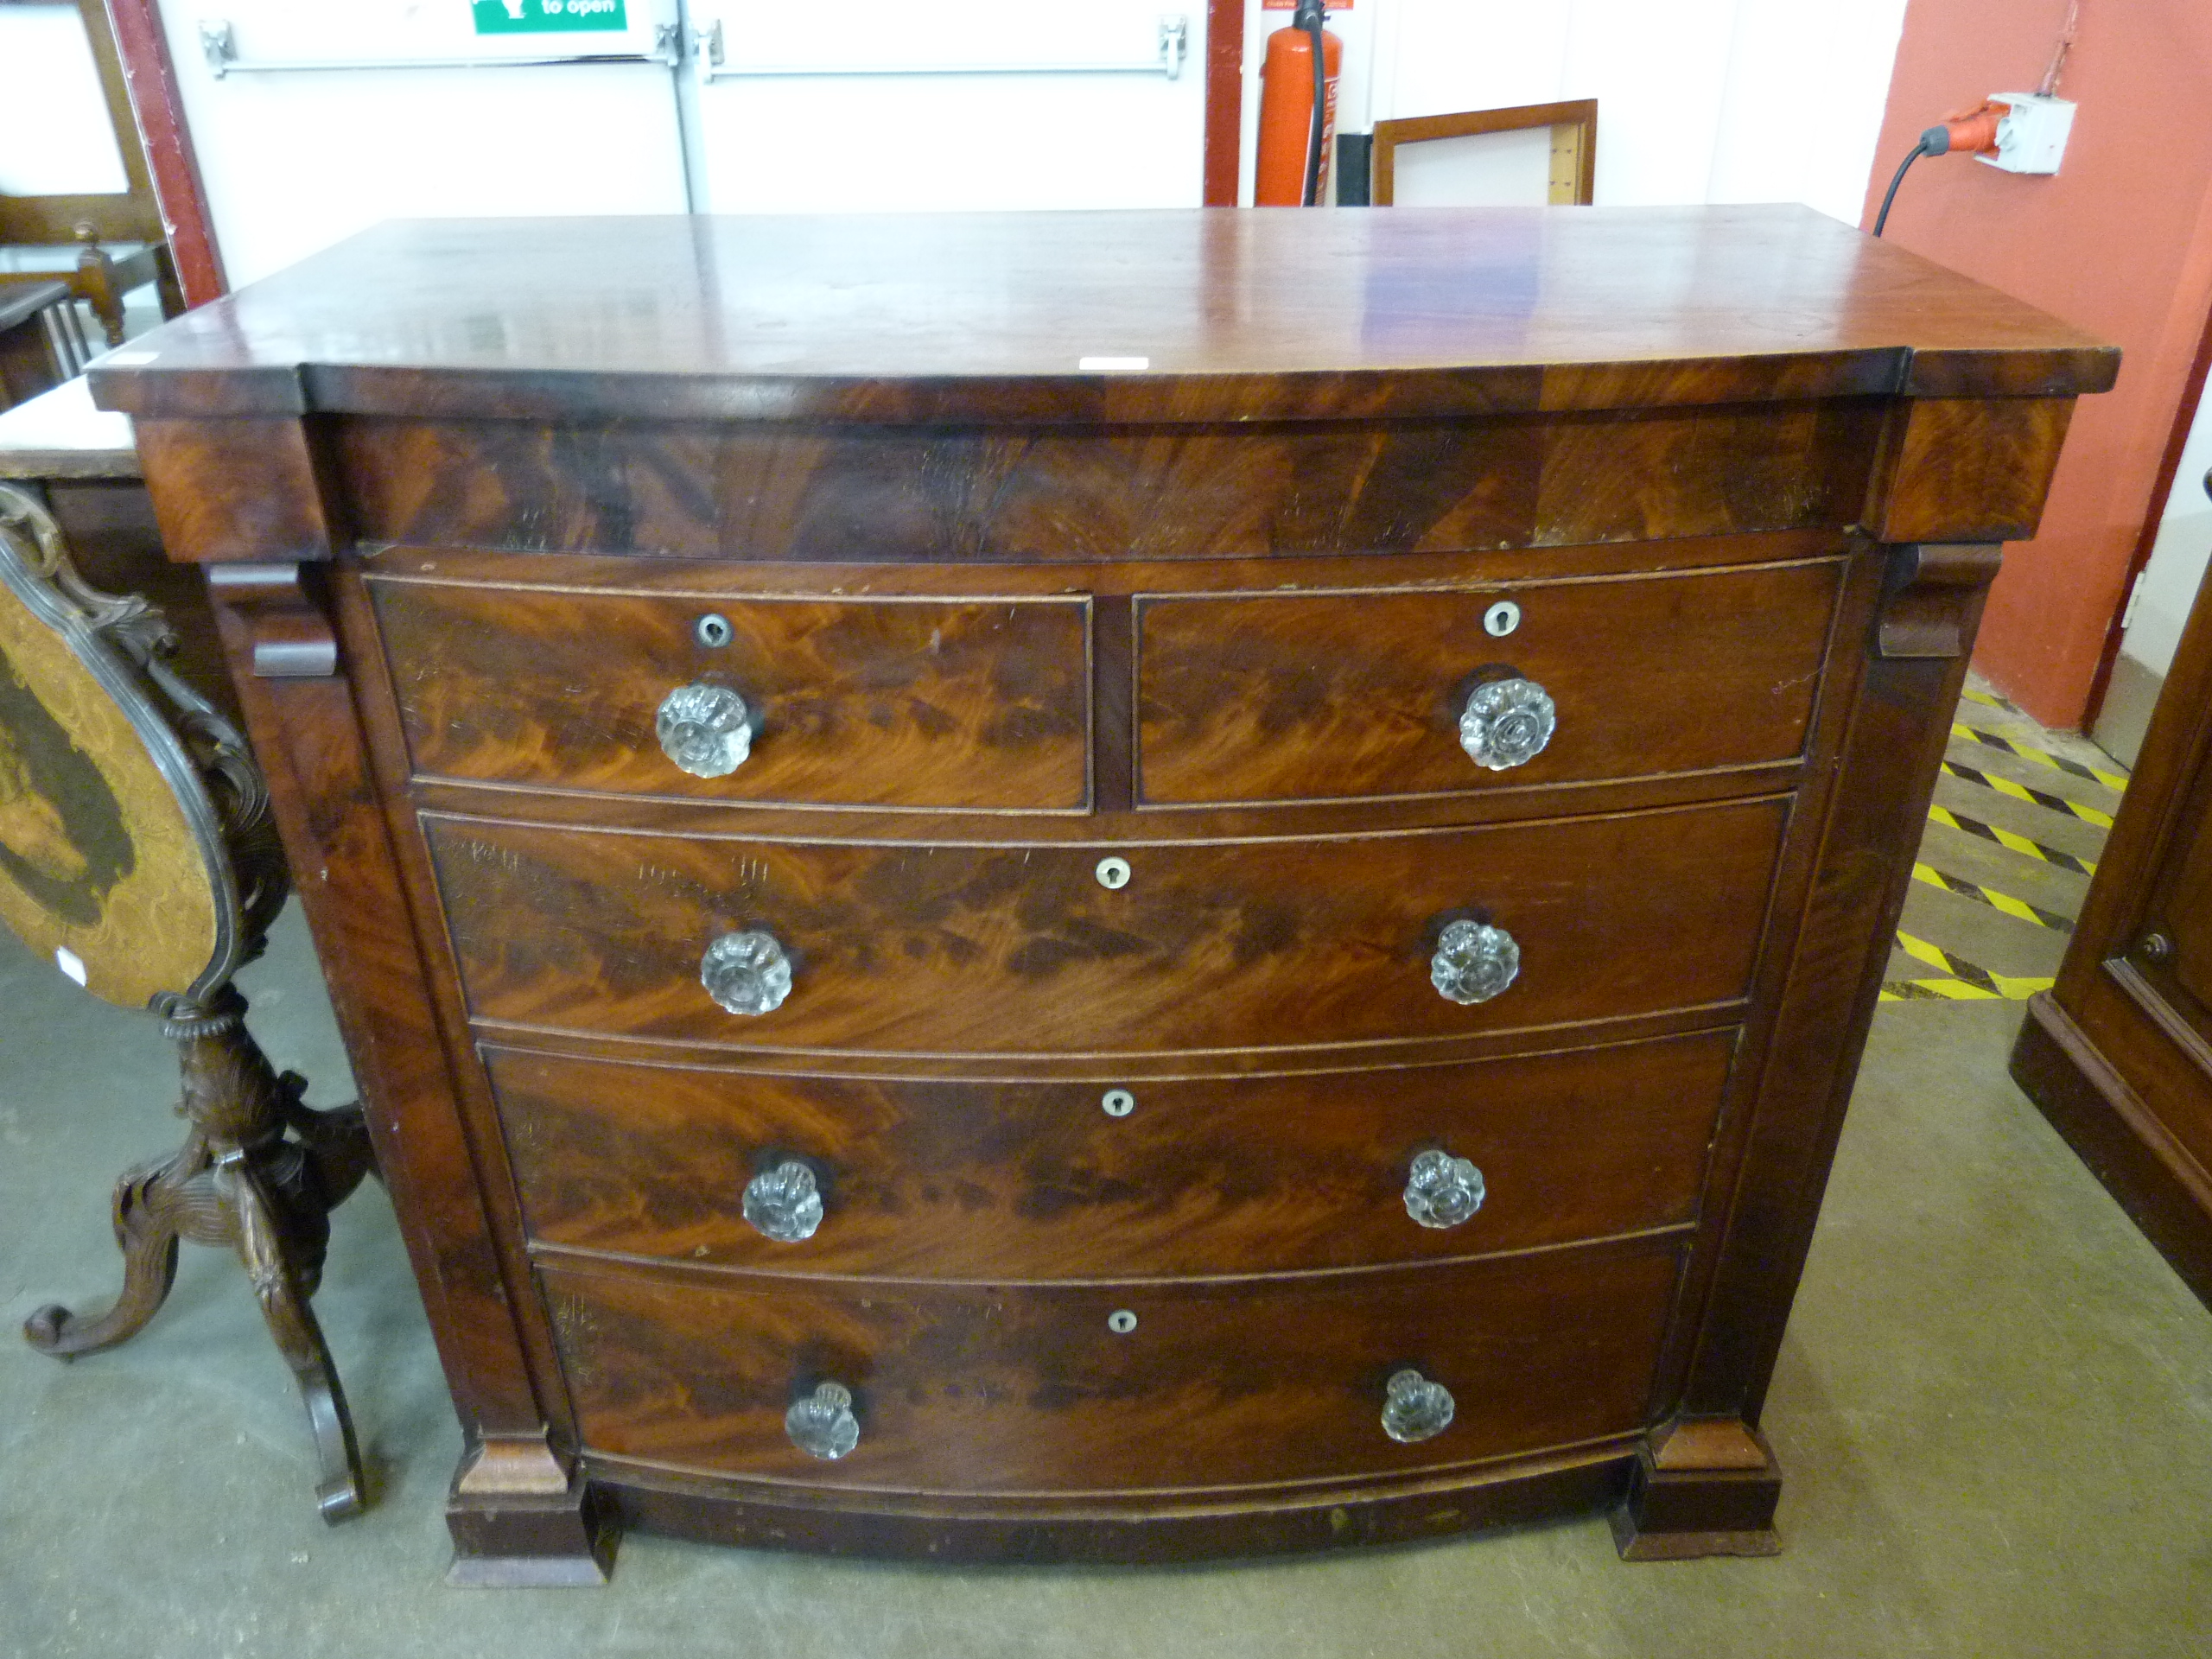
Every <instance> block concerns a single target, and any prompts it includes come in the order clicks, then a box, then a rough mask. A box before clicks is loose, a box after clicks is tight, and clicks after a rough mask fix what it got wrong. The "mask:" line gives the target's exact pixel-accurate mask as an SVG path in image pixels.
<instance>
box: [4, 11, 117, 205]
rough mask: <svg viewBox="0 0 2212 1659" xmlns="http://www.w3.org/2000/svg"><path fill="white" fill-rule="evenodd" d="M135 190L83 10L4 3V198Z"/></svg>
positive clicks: (114, 192) (111, 192) (85, 194)
mask: <svg viewBox="0 0 2212 1659" xmlns="http://www.w3.org/2000/svg"><path fill="white" fill-rule="evenodd" d="M129 188H130V180H129V179H127V178H126V177H125V176H124V171H123V153H122V152H121V151H120V150H118V149H117V148H116V144H115V129H114V127H113V126H111V124H109V122H108V118H107V100H106V98H105V94H103V93H102V92H101V91H100V76H99V69H98V68H97V67H95V66H94V64H93V62H92V45H91V43H90V42H89V41H86V38H85V20H84V18H83V17H82V16H79V14H78V11H77V8H76V7H74V6H58V5H57V6H22V5H0V195H9V196H79V195H84V196H105V195H120V194H122V193H123V192H124V191H126V190H128V189H129Z"/></svg>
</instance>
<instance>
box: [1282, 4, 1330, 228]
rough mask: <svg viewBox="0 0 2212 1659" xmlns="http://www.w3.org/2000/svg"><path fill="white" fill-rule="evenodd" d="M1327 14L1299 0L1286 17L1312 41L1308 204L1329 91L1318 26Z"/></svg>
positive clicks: (1316, 178)
mask: <svg viewBox="0 0 2212 1659" xmlns="http://www.w3.org/2000/svg"><path fill="white" fill-rule="evenodd" d="M1328 15H1329V9H1328V7H1327V6H1326V5H1325V4H1322V3H1320V0H1299V6H1298V10H1297V12H1296V13H1295V14H1294V16H1292V18H1291V20H1290V26H1291V27H1292V28H1293V29H1304V30H1305V31H1306V35H1307V37H1308V38H1309V39H1310V40H1312V41H1313V124H1311V125H1310V126H1308V127H1307V128H1306V189H1305V192H1304V201H1305V205H1306V207H1312V206H1313V204H1314V203H1315V202H1317V201H1319V200H1320V199H1321V129H1322V122H1323V119H1324V118H1325V116H1326V114H1327V110H1328V105H1327V99H1328V92H1329V74H1328V66H1327V65H1326V63H1325V61H1324V60H1323V58H1322V53H1321V42H1322V39H1323V35H1322V34H1321V25H1322V24H1323V23H1324V22H1325V21H1327V18H1328Z"/></svg>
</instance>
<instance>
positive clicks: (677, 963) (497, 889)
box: [424, 798, 1787, 1054]
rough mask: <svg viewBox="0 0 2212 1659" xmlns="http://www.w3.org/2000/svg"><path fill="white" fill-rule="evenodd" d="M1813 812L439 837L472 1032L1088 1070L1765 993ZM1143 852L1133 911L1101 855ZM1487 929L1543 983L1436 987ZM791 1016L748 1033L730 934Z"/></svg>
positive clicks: (522, 830)
mask: <svg viewBox="0 0 2212 1659" xmlns="http://www.w3.org/2000/svg"><path fill="white" fill-rule="evenodd" d="M1786 807H1787V803H1786V802H1785V801H1783V800H1778V799H1771V798H1770V799H1766V800H1759V801H1752V802H1748V803H1742V804H1734V805H1726V806H1713V807H1704V808H1699V809H1695V810H1683V811H1668V812H1652V813H1627V814H1622V815H1619V816H1617V817H1592V818H1579V819H1568V820H1561V821H1557V822H1552V823H1520V824H1513V825H1510V826H1506V827H1502V828H1497V829H1467V830H1447V831H1430V832H1421V833H1418V834H1410V835H1386V836H1347V837H1332V838H1328V839H1319V840H1312V841H1255V842H1190V843H1181V844H1178V843H1173V842H1167V843H1154V844H1132V843H1120V844H1117V845H1114V846H1097V845H1094V846H1090V847H1083V846H1069V845H1065V844H1035V845H1027V846H1025V845H1021V844H1019V843H1011V844H1005V845H994V846H976V845H966V846H957V845H952V846H949V845H943V844H940V845H936V846H909V845H899V844H896V843H880V844H876V843H865V842H768V841H738V840H715V839H708V838H704V837H695V838H692V839H689V840H677V839H673V838H669V837H664V836H649V835H630V834H608V833H601V832H594V831H588V830H580V829H550V828H542V827H537V826H531V825H513V824H504V823H493V822H490V821H487V820H484V819H460V818H448V817H436V816H426V817H425V820H424V822H425V825H426V829H427V831H428V834H429V842H430V846H431V849H432V854H433V856H434V857H435V861H436V863H437V868H438V879H439V884H440V887H441V889H442V893H443V896H444V899H445V903H446V908H447V918H448V927H449V929H450V931H451V934H452V938H453V942H454V949H455V951H456V952H457V954H458V957H459V959H460V963H461V979H462V982H463V985H464V988H465V989H466V991H467V996H468V999H469V1007H470V1010H471V1012H472V1014H474V1015H475V1016H476V1017H477V1018H478V1019H480V1020H488V1021H492V1022H494V1023H495V1024H500V1025H512V1026H520V1027H538V1028H547V1027H551V1028H561V1029H570V1030H580V1031H587V1032H600V1033H610V1034H619V1035H628V1036H635V1037H649V1038H657V1039H667V1040H672V1041H677V1042H687V1043H706V1044H714V1045H717V1046H731V1047H761V1048H775V1049H791V1048H805V1049H814V1050H824V1051H837V1050H846V1051H859V1052H908V1053H920V1052H935V1053H948V1054H950V1053H1001V1054H1018V1053H1028V1054H1051V1053H1059V1054H1083V1053H1086V1052H1098V1053H1122V1052H1156V1051H1161V1050H1178V1049H1196V1050H1208V1049H1214V1050H1218V1049H1222V1048H1224V1047H1236V1048H1240V1049H1242V1048H1266V1047H1270V1046H1300V1045H1312V1044H1316V1043H1325V1042H1331V1041H1338V1042H1359V1041H1374V1040H1380V1039H1391V1038H1424V1037H1427V1038H1446V1037H1456V1036H1460V1035H1463V1034H1469V1033H1477V1032H1482V1031H1490V1030H1499V1029H1509V1030H1510V1029H1515V1028H1520V1027H1541V1026H1551V1025H1556V1024H1561V1023H1565V1022H1568V1021H1574V1020H1595V1019H1602V1018H1606V1017H1610V1016H1615V1015H1623V1014H1642V1013H1648V1012H1653V1011H1656V1010H1660V1009H1665V1008H1680V1007H1700V1006H1704V1005H1708V1004H1719V1003H1727V1002H1732V1001H1735V1000H1737V999H1738V998H1741V997H1742V996H1744V995H1745V993H1746V991H1747V989H1748V987H1749V984H1750V979H1751V965H1752V961H1753V958H1754V956H1755V954H1756V950H1757V946H1758V937H1759V932H1760V927H1761V924H1762V922H1763V921H1764V916H1765V910H1766V900H1767V890H1768V887H1769V884H1770V880H1771V876H1772V872H1773V868H1774V862H1775V855H1776V853H1777V849H1778V848H1779V845H1780V842H1781V838H1782V829H1783V822H1784V819H1785V817H1786V816H1787V814H1786ZM1105 854H1110V855H1116V856H1119V857H1122V858H1124V859H1126V860H1127V861H1128V863H1129V865H1130V866H1131V867H1132V870H1133V874H1132V875H1131V877H1130V879H1129V880H1128V885H1127V886H1126V887H1122V888H1121V889H1119V890H1118V891H1109V890H1108V889H1107V888H1105V887H1103V886H1102V885H1101V884H1100V882H1099V880H1098V877H1097V874H1096V867H1097V865H1098V862H1099V860H1100V856H1101V855H1105ZM1477 909H1481V910H1483V911H1484V913H1486V914H1488V915H1489V916H1490V917H1491V919H1492V920H1493V921H1494V923H1495V924H1496V925H1497V926H1499V927H1502V928H1503V929H1505V930H1506V931H1508V932H1510V934H1511V935H1512V936H1513V938H1515V939H1516V940H1517V941H1518V942H1519V944H1520V950H1521V965H1520V973H1519V977H1518V978H1517V979H1516V981H1515V982H1514V983H1513V984H1512V985H1511V986H1510V988H1507V989H1506V990H1505V992H1504V993H1503V995H1498V996H1497V997H1495V998H1493V999H1492V1000H1491V1001H1487V1002H1483V1003H1480V1004H1477V1005H1474V1006H1461V1005H1459V1004H1457V1003H1453V1002H1450V1001H1446V1000H1445V999H1444V998H1443V997H1442V996H1440V995H1439V994H1438V993H1437V991H1436V989H1435V988H1434V987H1433V985H1432V984H1431V982H1430V974H1429V958H1430V955H1431V953H1432V952H1433V950H1434V949H1435V948H1436V939H1437V937H1438V935H1439V934H1440V931H1442V929H1443V927H1444V926H1445V925H1446V924H1447V922H1448V921H1450V920H1453V919H1459V918H1469V917H1471V914H1472V913H1473V912H1474V911H1476V910H1477ZM753 928H760V929H766V931H770V932H772V934H774V936H775V937H776V938H777V939H778V940H779V942H780V943H781V944H782V945H783V948H784V950H785V952H786V953H787V954H789V955H790V956H791V957H792V958H793V959H794V962H795V964H796V965H795V968H794V972H793V982H792V988H791V995H790V996H789V998H788V1000H787V1001H785V1002H784V1003H783V1005H782V1006H781V1007H778V1008H776V1009H774V1010H773V1011H772V1012H770V1013H768V1014H761V1015H759V1016H743V1015H734V1014H728V1013H725V1012H724V1011H723V1010H722V1009H721V1007H720V1006H719V1005H717V1004H716V1003H715V1001H714V1000H713V998H711V997H710V996H709V995H707V993H706V991H705V989H704V988H703V987H702V985H701V983H700V962H701V957H702V954H703V952H704V951H705V950H706V948H707V946H708V944H709V943H710V942H712V941H713V940H714V939H715V938H717V937H718V936H720V935H721V934H722V933H724V932H726V931H734V930H740V929H753Z"/></svg>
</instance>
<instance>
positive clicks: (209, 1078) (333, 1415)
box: [23, 986, 376, 1522]
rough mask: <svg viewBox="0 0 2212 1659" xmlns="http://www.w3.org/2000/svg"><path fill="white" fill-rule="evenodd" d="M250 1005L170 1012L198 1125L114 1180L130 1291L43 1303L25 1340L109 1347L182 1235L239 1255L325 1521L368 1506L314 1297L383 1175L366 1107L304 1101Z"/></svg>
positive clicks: (42, 1345)
mask: <svg viewBox="0 0 2212 1659" xmlns="http://www.w3.org/2000/svg"><path fill="white" fill-rule="evenodd" d="M244 1016H245V998H244V997H243V996H241V995H238V991H237V990H236V989H235V988H232V987H229V986H226V987H224V988H222V989H221V990H220V991H219V992H217V993H216V994H215V995H213V997H211V998H210V999H209V1000H208V1001H207V1003H206V1004H205V1005H202V1006H197V1007H195V1006H192V1005H188V1004H178V1005H175V1006H174V1007H171V1008H170V1009H169V1011H168V1021H167V1024H166V1025H165V1026H164V1027H163V1030H164V1033H165V1034H167V1035H168V1037H169V1038H171V1039H173V1040H175V1043H176V1044H177V1048H178V1058H179V1060H180V1062H181V1066H182V1070H183V1073H184V1103H183V1106H182V1107H181V1110H182V1111H183V1113H184V1114H185V1116H188V1117H189V1118H190V1119H191V1120H192V1132H191V1134H190V1135H188V1137H187V1138H186V1141H185V1144H184V1146H183V1147H182V1148H181V1149H180V1150H179V1151H178V1152H177V1153H176V1154H175V1156H174V1157H172V1158H169V1159H168V1160H166V1161H164V1162H162V1163H158V1164H149V1165H146V1166H141V1167H140V1168H137V1169H134V1170H132V1171H131V1172H130V1173H129V1174H127V1175H125V1176H124V1178H123V1179H122V1181H121V1182H120V1183H119V1184H118V1185H117V1187H116V1194H115V1234H116V1243H118V1245H119V1246H120V1247H121V1248H122V1250H123V1259H124V1281H123V1294H121V1295H120V1296H119V1297H118V1298H117V1300H116V1303H115V1306H112V1307H111V1308H110V1309H108V1311H107V1312H106V1313H102V1314H100V1315H99V1316H98V1317H97V1318H94V1319H85V1320H79V1319H75V1318H74V1317H73V1315H72V1314H71V1313H70V1312H69V1310H68V1309H67V1308H65V1307H62V1306H58V1305H54V1306H46V1307H41V1308H40V1309H39V1310H38V1311H37V1312H36V1313H33V1314H32V1315H31V1316H30V1318H29V1319H28V1320H26V1321H25V1322H24V1325H23V1335H24V1336H25V1338H27V1339H28V1340H29V1342H30V1344H31V1345H32V1346H33V1347H35V1348H36V1349H37V1350H39V1351H40V1352H41V1353H47V1354H52V1355H54V1356H55V1357H57V1358H62V1359H67V1358H70V1357H73V1356H75V1355H78V1354H85V1353H92V1352H95V1351H99V1349H102V1348H111V1347H113V1346H114V1345H115V1344H117V1343H119V1342H122V1341H123V1340H124V1339H125V1338H128V1337H130V1336H131V1335H132V1334H133V1333H135V1332H137V1331H138V1330H139V1329H140V1328H141V1327H142V1326H143V1325H145V1323H146V1321H147V1320H148V1319H151V1318H152V1317H153V1316H154V1314H155V1313H156V1310H158V1309H159V1308H160V1306H161V1305H162V1300H163V1299H164V1298H165V1297H167V1295H168V1289H169V1285H170V1282H171V1281H172V1280H173V1279H174V1278H175V1273H176V1255H177V1244H178V1242H179V1241H180V1240H181V1239H190V1240H191V1241H192V1242H193V1243H197V1244H216V1245H223V1246H226V1247H228V1248H230V1249H235V1250H237V1252H238V1255H239V1257H240V1259H241V1260H242V1261H244V1262H245V1268H246V1272H247V1274H248V1275H249V1276H250V1277H251V1280H252V1281H253V1288H254V1294H255V1296H256V1297H257V1299H258V1300H259V1301H260V1304H261V1311H262V1315H263V1317H264V1319H266V1320H267V1321H268V1325H269V1330H270V1335H271V1336H272V1337H274V1338H276V1342H277V1349H278V1351H280V1352H281V1353H282V1354H283V1357H284V1361H285V1363H287V1364H288V1365H289V1366H290V1367H291V1369H292V1375H293V1376H294V1377H295V1378H296V1380H297V1382H298V1383H299V1388H300V1394H301V1396H302V1399H303V1400H304V1401H305V1402H306V1405H307V1412H308V1427H309V1428H310V1429H311V1430H312V1432H313V1433H314V1435H315V1449H316V1452H317V1455H318V1458H319V1459H320V1462H321V1472H320V1478H319V1480H318V1482H317V1486H316V1497H317V1500H318V1503H319V1504H320V1506H321V1511H322V1516H323V1519H324V1520H326V1521H330V1522H337V1521H341V1520H343V1519H345V1518H346V1516H350V1515H353V1514H356V1513H358V1512H359V1510H360V1508H361V1503H362V1492H363V1484H362V1478H361V1459H360V1452H359V1449H358V1447H357V1446H356V1444H355V1441H354V1438H353V1422H352V1421H351V1419H350V1418H349V1417H348V1415H347V1413H346V1395H345V1393H344V1391H343V1389H340V1386H339V1383H338V1374H337V1371H336V1370H335V1369H334V1367H333V1365H332V1364H331V1360H330V1350H329V1348H328V1346H327V1344H325V1343H324V1341H323V1338H322V1330H321V1326H320V1325H317V1324H316V1322H315V1314H314V1313H313V1312H312V1311H311V1310H310V1308H309V1307H308V1298H309V1297H310V1296H312V1295H313V1294H315V1287H316V1286H317V1285H318V1284H319V1283H320V1282H321V1277H322V1262H323V1256H324V1254H325V1252H326V1249H327V1246H328V1243H329V1239H330V1211H332V1210H333V1209H334V1208H335V1207H336V1206H337V1205H339V1204H340V1202H342V1201H343V1200H344V1199H345V1198H346V1195H347V1194H348V1193H350V1192H353V1189H354V1188H355V1187H356V1186H358V1185H359V1184H360V1181H361V1178H362V1177H363V1176H364V1175H365V1174H369V1173H374V1170H375V1167H376V1165H375V1160H374V1157H373V1155H372V1153H371V1152H370V1149H369V1141H368V1135H367V1133H366V1131H365V1128H364V1127H363V1124H362V1122H361V1115H360V1112H359V1109H358V1108H353V1107H348V1108H345V1109H340V1110H338V1111H331V1112H318V1111H315V1110H312V1109H309V1108H308V1107H307V1106H305V1105H303V1104H302V1103H301V1101H300V1092H301V1090H302V1088H303V1087H304V1086H305V1084H304V1081H303V1079H302V1078H301V1077H298V1076H297V1075H296V1073H293V1072H289V1071H288V1072H286V1073H285V1074H284V1075H283V1077H278V1076H277V1074H276V1073H275V1071H272V1070H271V1069H270V1065H269V1060H268V1058H267V1057H266V1056H265V1055H264V1054H263V1053H262V1052H261V1049H260V1046H259V1045H257V1043H255V1041H254V1040H253V1039H252V1037H251V1036H250V1035H249V1034H248V1033H247V1032H246V1029H245V1017H244ZM289 1137H296V1138H289Z"/></svg>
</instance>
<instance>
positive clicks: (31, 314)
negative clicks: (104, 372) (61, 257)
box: [0, 282, 91, 409]
mask: <svg viewBox="0 0 2212 1659" xmlns="http://www.w3.org/2000/svg"><path fill="white" fill-rule="evenodd" d="M90 355H91V352H90V349H89V348H88V347H87V346H86V343H85V328H84V324H83V323H82V321H79V318H78V315H77V296H76V294H75V292H74V291H73V289H71V288H70V286H69V284H68V283H60V282H41V283H16V284H14V285H12V286H10V287H5V288H0V409H7V408H10V407H11V406H13V405H15V404H20V403H23V402H25V401H27V400H28V399H29V398H32V397H37V396H38V395H39V393H41V392H42V391H47V390H48V388H50V387H53V386H58V385H60V384H61V383H62V382H63V381H65V380H67V379H71V378H73V377H75V376H77V375H79V374H81V373H83V372H84V369H85V363H86V359H87V358H88V357H90Z"/></svg>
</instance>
